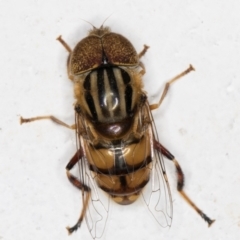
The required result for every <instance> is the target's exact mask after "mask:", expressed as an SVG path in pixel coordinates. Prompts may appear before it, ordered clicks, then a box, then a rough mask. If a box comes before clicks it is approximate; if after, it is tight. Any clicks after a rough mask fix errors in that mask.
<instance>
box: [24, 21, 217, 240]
mask: <svg viewBox="0 0 240 240" xmlns="http://www.w3.org/2000/svg"><path fill="white" fill-rule="evenodd" d="M57 40H59V41H60V43H61V44H62V45H63V46H64V47H65V49H66V50H67V51H68V52H69V58H68V64H67V65H68V66H67V72H68V76H69V78H70V80H71V81H72V82H73V84H74V94H75V98H76V102H75V104H74V106H75V124H74V125H68V124H65V123H64V122H62V121H60V120H58V119H57V118H55V117H54V116H40V117H34V118H21V123H27V122H32V121H35V120H41V119H50V120H52V121H53V122H55V123H57V124H60V125H62V126H65V127H68V128H70V129H74V130H75V132H76V139H77V141H76V145H77V151H76V153H75V155H74V156H73V157H72V159H71V160H70V161H69V163H68V164H67V166H66V170H67V177H68V179H69V181H70V182H71V183H72V184H73V185H74V186H75V187H77V188H78V189H80V190H81V192H82V211H81V214H80V217H79V219H78V220H77V222H76V224H75V225H74V226H73V227H67V230H68V232H69V234H71V233H72V232H74V231H76V230H77V229H78V228H79V227H80V226H81V224H82V221H83V219H85V220H86V223H87V225H88V229H89V231H90V233H91V235H92V237H93V239H95V238H100V237H101V236H102V234H103V232H104V228H105V225H106V221H107V218H108V210H109V199H110V198H111V199H113V200H114V201H115V202H116V203H119V204H122V205H128V204H131V203H133V202H134V201H135V200H136V199H138V197H139V196H140V195H141V196H142V197H143V199H144V201H145V203H146V205H147V207H148V209H149V210H150V212H151V214H152V215H153V216H154V217H155V219H156V220H157V221H158V223H159V224H160V225H161V226H163V227H166V226H170V225H171V221H172V198H171V192H170V188H169V183H168V178H167V174H166V170H165V166H164V161H163V158H162V156H165V157H166V158H167V159H168V160H170V161H172V162H173V164H174V165H175V167H176V172H177V190H178V191H179V193H180V194H181V195H182V196H183V198H184V199H185V200H186V201H187V202H188V203H189V204H190V205H191V206H192V207H193V208H194V209H195V211H196V212H197V213H198V214H199V215H200V216H201V217H202V218H203V219H204V220H205V221H206V222H207V223H208V225H209V226H210V225H211V224H212V223H213V222H214V220H211V219H210V218H209V217H208V216H207V215H206V214H205V213H203V212H202V211H201V210H200V209H199V208H198V207H197V206H196V205H195V204H194V203H193V202H192V200H191V199H190V198H189V197H188V196H187V195H186V193H185V192H184V191H183V186H184V175H183V172H182V169H181V167H180V165H179V163H178V162H177V160H176V159H175V157H174V156H173V155H172V154H171V153H170V152H169V151H168V150H167V149H166V148H165V147H164V146H163V145H162V144H161V143H160V142H159V141H158V136H157V132H156V128H155V125H154V120H153V117H152V114H151V111H152V110H155V109H157V108H158V107H159V106H160V105H161V104H162V102H163V100H164V98H165V96H166V95H167V92H168V89H169V86H170V85H171V84H172V83H173V82H174V81H176V80H178V79H179V78H181V77H182V76H184V75H186V74H187V73H189V72H190V71H193V70H194V68H193V67H192V66H191V65H190V66H189V68H188V69H186V70H185V71H184V72H182V73H181V74H179V75H177V76H176V77H174V78H173V79H171V80H170V81H168V82H167V83H166V85H165V88H164V90H163V93H162V95H161V97H160V100H159V102H158V103H156V104H149V102H148V99H147V95H146V92H145V91H144V89H143V81H142V77H143V75H144V74H145V68H144V65H143V63H142V62H141V61H140V60H141V59H142V57H143V56H144V54H145V53H146V51H147V49H148V46H146V45H144V48H143V50H142V51H141V52H140V53H137V52H136V50H135V48H134V47H133V45H132V44H131V43H130V42H129V40H128V39H126V38H125V37H123V36H122V35H120V34H117V33H113V32H111V30H110V29H109V28H108V27H104V26H103V25H102V26H101V27H100V28H95V27H93V29H92V30H91V31H90V32H89V34H88V36H87V37H85V38H84V39H82V40H81V41H80V42H79V43H78V44H77V45H76V47H75V48H74V49H73V50H72V49H71V48H70V47H69V46H68V44H67V43H66V42H65V41H64V40H63V39H62V38H61V36H59V37H58V38H57ZM76 164H78V170H79V172H78V174H79V176H78V177H76V176H74V175H73V174H72V173H71V172H70V170H71V169H72V168H73V167H74V166H75V165H76ZM101 190H103V191H104V192H105V193H107V194H102V193H101V192H102V191H101ZM104 198H105V199H107V200H106V201H105V200H104Z"/></svg>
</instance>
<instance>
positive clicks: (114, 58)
mask: <svg viewBox="0 0 240 240" xmlns="http://www.w3.org/2000/svg"><path fill="white" fill-rule="evenodd" d="M102 46H103V51H104V54H105V55H106V57H107V59H108V63H109V64H113V65H122V66H131V65H136V64H138V62H139V59H138V54H137V52H136V50H135V48H134V47H133V45H132V44H131V43H130V42H129V41H128V40H127V39H126V38H125V37H123V36H122V35H120V34H117V33H108V34H105V35H104V36H103V37H102Z"/></svg>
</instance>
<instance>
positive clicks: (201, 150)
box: [0, 0, 240, 240]
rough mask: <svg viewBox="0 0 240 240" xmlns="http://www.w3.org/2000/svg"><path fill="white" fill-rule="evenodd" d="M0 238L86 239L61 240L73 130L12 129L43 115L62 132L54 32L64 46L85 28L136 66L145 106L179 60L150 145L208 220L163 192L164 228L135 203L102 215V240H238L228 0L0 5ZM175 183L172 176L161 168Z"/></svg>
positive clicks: (61, 75)
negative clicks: (167, 217)
mask: <svg viewBox="0 0 240 240" xmlns="http://www.w3.org/2000/svg"><path fill="white" fill-rule="evenodd" d="M0 9H1V10H0V33H1V35H0V36H1V37H0V49H1V50H0V90H1V91H0V93H1V99H0V114H1V117H0V239H1V240H15V239H18V240H33V239H34V240H43V239H44V240H46V239H50V240H55V239H56V240H65V239H67V240H75V239H84V240H85V239H86V240H87V239H91V237H90V234H89V232H88V230H87V227H86V225H85V223H84V224H83V226H82V228H81V229H80V230H79V231H78V232H77V233H75V234H73V235H72V236H70V237H68V236H67V232H66V230H65V226H67V225H71V224H73V223H75V221H76V219H77V217H78V215H79V212H80V208H81V205H80V194H79V192H78V191H77V190H76V189H74V188H73V187H72V186H71V184H70V183H69V182H68V180H67V178H66V176H65V170H64V168H65V165H66V164H67V162H68V160H69V159H70V157H71V156H72V155H73V153H74V151H75V147H74V133H73V132H71V131H70V130H68V129H64V128H61V127H59V126H57V125H54V124H53V123H51V122H48V121H42V122H41V121H40V122H36V123H32V124H29V125H23V126H20V125H19V116H20V115H22V116H25V117H31V116H36V115H47V114H53V115H55V116H57V117H59V118H60V119H62V120H64V121H65V122H67V123H69V124H70V123H73V107H72V103H73V94H72V83H71V82H70V81H69V80H68V79H67V75H66V58H67V53H66V51H65V49H64V48H63V47H62V46H61V45H60V44H59V43H58V42H57V41H55V39H56V37H57V36H59V35H60V34H62V35H63V37H64V39H65V40H66V41H67V42H68V43H69V45H70V46H71V47H73V46H74V45H75V44H76V43H77V42H78V41H79V40H80V39H81V38H83V37H84V36H86V33H87V31H88V29H89V28H91V27H90V25H89V24H87V23H86V22H84V21H82V20H81V19H85V20H87V21H89V22H91V23H92V24H94V25H95V26H97V27H98V26H100V25H101V24H102V22H103V21H104V20H105V19H106V18H107V17H108V16H109V15H110V14H112V15H111V17H110V18H109V19H108V20H107V22H106V24H105V25H108V26H110V27H111V28H112V30H113V31H115V32H118V33H121V34H123V35H124V36H126V37H127V38H128V39H129V40H131V42H132V43H133V45H134V46H135V47H136V49H137V50H138V51H140V50H141V49H142V45H143V44H148V45H150V46H151V48H150V49H149V51H148V53H147V54H146V56H145V57H144V58H143V62H144V63H145V66H146V69H147V74H146V75H145V77H144V83H145V89H146V90H147V91H148V94H149V99H150V101H151V102H156V101H157V100H158V99H159V96H160V92H161V90H162V89H163V86H164V83H165V82H166V81H167V80H168V79H170V78H171V77H172V76H174V75H175V74H177V73H179V72H181V71H182V70H184V69H185V68H186V67H188V65H189V64H190V63H191V64H193V66H194V67H195V68H196V70H197V71H196V72H194V73H191V74H189V75H188V76H186V77H184V78H183V79H181V80H180V81H178V82H176V83H175V84H174V85H173V86H172V88H171V90H170V92H169V95H168V96H167V99H166V100H165V102H164V104H163V106H162V107H161V109H159V110H158V111H156V113H154V117H155V121H156V125H157V128H158V132H159V136H160V140H161V142H162V143H163V144H164V145H165V146H167V147H168V148H169V149H170V150H171V151H172V153H173V154H174V155H175V156H176V158H177V159H178V160H179V162H180V164H181V165H182V168H183V170H184V172H185V177H186V191H187V193H188V194H189V195H190V196H191V197H192V198H193V199H194V201H195V202H196V203H197V204H198V205H199V206H200V207H201V208H202V209H203V210H204V211H205V212H206V213H208V214H209V216H211V217H212V218H215V219H216V223H214V225H213V226H212V227H211V228H207V225H206V223H204V222H203V221H202V219H201V218H200V217H199V216H197V214H195V212H194V211H193V210H192V209H191V208H190V207H189V206H188V205H187V204H186V203H185V202H184V201H183V200H182V199H181V197H180V196H179V195H178V193H177V191H176V190H175V188H174V187H173V188H172V194H173V200H174V203H173V204H174V219H173V224H172V227H171V229H169V230H164V229H162V228H161V227H159V225H158V224H157V223H156V222H155V221H154V220H153V219H152V218H151V216H150V214H149V213H148V211H147V209H146V208H145V207H143V204H142V203H141V202H140V203H136V204H135V205H131V206H126V207H122V206H116V207H115V206H114V207H113V208H112V209H111V214H110V219H109V222H108V225H107V229H106V231H105V235H104V239H106V240H112V239H126V240H128V239H138V240H160V239H166V240H168V239H171V240H192V239H197V240H198V239H199V240H202V239H206V240H207V239H214V240H215V239H217V240H220V239H224V240H228V239H229V240H234V239H240V11H239V10H240V2H239V1H237V0H229V1H216V0H215V1H214V0H212V1H208V0H205V1H198V0H196V1H187V0H182V1H177V0H175V1H173V0H172V1H163V0H161V1H159V0H151V1H140V0H132V1H127V0H126V1H124V0H123V1H114V0H101V1H96V0H95V1H93V0H92V1H90V0H87V1H83V0H71V1H69V0H68V1H67V0H62V1H57V0H48V1H37V0H36V1H30V0H22V1H16V0H15V1H14V0H9V1H1V2H0ZM166 167H167V168H168V170H169V174H168V175H169V179H170V181H171V182H172V185H173V186H175V176H174V168H173V166H172V165H171V164H170V163H166Z"/></svg>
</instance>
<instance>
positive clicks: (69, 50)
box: [57, 35, 73, 81]
mask: <svg viewBox="0 0 240 240" xmlns="http://www.w3.org/2000/svg"><path fill="white" fill-rule="evenodd" d="M57 40H58V41H59V42H60V43H61V44H62V45H63V47H64V48H65V49H66V50H67V51H68V52H69V56H68V59H67V72H68V77H69V79H70V80H72V81H73V76H72V75H71V74H70V69H69V61H70V56H71V54H72V49H71V48H70V47H69V45H68V44H67V43H66V42H65V41H64V40H63V39H62V36H61V35H60V36H59V37H58V38H57Z"/></svg>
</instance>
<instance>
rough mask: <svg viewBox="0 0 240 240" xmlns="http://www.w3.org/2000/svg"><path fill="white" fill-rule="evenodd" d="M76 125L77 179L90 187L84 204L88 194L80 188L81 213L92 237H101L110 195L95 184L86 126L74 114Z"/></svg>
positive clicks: (95, 176) (95, 174) (106, 217)
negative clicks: (88, 150) (89, 159)
mask: <svg viewBox="0 0 240 240" xmlns="http://www.w3.org/2000/svg"><path fill="white" fill-rule="evenodd" d="M76 125H77V131H76V136H77V137H76V142H77V148H78V149H82V152H83V154H82V157H81V159H79V161H78V173H79V181H80V182H81V183H82V184H83V185H84V186H87V187H89V188H90V189H91V191H90V197H89V200H88V203H87V204H86V205H85V204H84V199H86V198H87V197H88V196H87V193H86V191H84V189H82V209H83V210H82V214H84V216H83V217H84V219H85V221H86V223H87V227H88V230H89V232H90V234H91V235H92V238H93V239H101V237H102V236H103V233H104V230H105V227H106V222H107V219H108V213H109V202H110V197H109V195H107V194H105V193H104V192H103V191H102V190H101V189H100V188H99V187H98V186H97V183H96V178H97V177H98V174H97V173H94V172H92V171H90V169H89V163H88V160H87V158H86V147H88V145H87V144H86V136H85V138H84V137H83V135H84V134H86V133H87V129H86V128H85V127H84V126H86V124H85V122H84V119H83V118H81V117H80V116H79V115H78V116H76Z"/></svg>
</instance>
